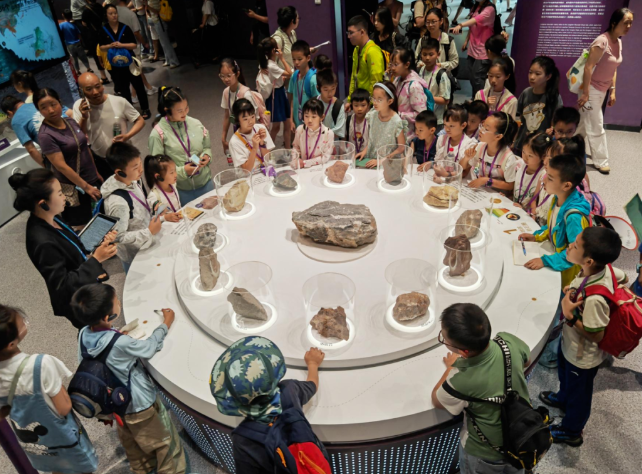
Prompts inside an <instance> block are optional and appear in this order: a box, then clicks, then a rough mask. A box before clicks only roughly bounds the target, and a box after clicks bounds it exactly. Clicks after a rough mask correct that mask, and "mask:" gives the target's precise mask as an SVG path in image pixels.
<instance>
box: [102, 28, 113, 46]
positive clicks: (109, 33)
mask: <svg viewBox="0 0 642 474" xmlns="http://www.w3.org/2000/svg"><path fill="white" fill-rule="evenodd" d="M103 30H105V33H107V34H108V35H109V37H110V38H111V40H112V41H113V42H114V43H115V42H116V38H114V35H112V34H111V32H110V31H109V30H108V29H107V27H106V26H103Z"/></svg>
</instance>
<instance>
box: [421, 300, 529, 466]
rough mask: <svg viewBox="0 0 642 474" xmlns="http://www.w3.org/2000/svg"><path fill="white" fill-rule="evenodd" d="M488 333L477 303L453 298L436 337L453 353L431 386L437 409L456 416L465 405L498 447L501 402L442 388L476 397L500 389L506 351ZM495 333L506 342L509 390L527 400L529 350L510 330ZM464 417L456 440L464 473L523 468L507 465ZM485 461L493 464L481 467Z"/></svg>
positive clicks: (498, 392)
mask: <svg viewBox="0 0 642 474" xmlns="http://www.w3.org/2000/svg"><path fill="white" fill-rule="evenodd" d="M491 332H492V330H491V326H490V321H489V320H488V317H487V316H486V314H485V313H484V311H482V309H481V308H480V307H479V306H477V305H474V304H470V303H457V304H454V305H451V306H449V307H448V308H446V309H445V310H444V312H443V313H442V315H441V332H440V333H439V337H438V340H439V342H440V343H442V344H444V345H445V346H446V347H447V348H448V349H449V350H451V351H452V352H449V353H448V355H447V356H446V357H444V363H445V364H446V372H444V375H443V376H442V377H441V380H439V382H437V385H435V388H434V389H433V391H432V403H433V405H434V406H435V408H440V409H443V410H447V411H448V413H450V414H451V415H453V416H457V415H459V414H460V413H461V412H462V411H464V409H466V408H467V409H468V410H470V412H471V414H472V416H473V417H474V418H475V421H476V422H477V424H478V426H479V429H480V430H481V432H482V433H483V434H484V436H485V437H486V438H488V441H489V442H490V443H492V444H493V445H495V446H501V445H502V444H503V439H502V421H501V407H500V405H496V404H494V403H473V404H470V405H469V403H468V402H465V401H463V400H460V399H458V398H456V397H455V396H453V395H451V394H450V393H448V392H447V391H446V390H445V389H444V386H449V388H454V389H455V390H456V391H457V392H459V393H461V394H464V395H467V396H469V397H475V398H490V397H497V396H501V395H503V394H504V368H505V367H504V355H503V352H502V350H501V348H500V347H499V344H497V343H496V342H494V341H491V340H490V335H491ZM498 336H500V337H501V338H502V339H503V340H504V341H505V342H506V344H507V345H508V348H509V350H510V354H511V361H512V385H513V390H515V391H517V393H519V395H520V396H521V397H522V398H524V399H525V400H526V401H529V397H528V387H527V386H526V377H524V368H526V367H528V365H529V364H530V361H529V359H530V354H531V351H530V349H529V348H528V346H527V345H526V344H525V343H524V342H523V341H522V340H521V339H519V338H517V337H515V336H513V335H511V334H508V333H498ZM529 403H530V402H529ZM464 419H465V420H467V423H465V427H464V430H465V432H464V433H463V434H464V436H462V438H461V444H460V445H459V463H460V467H461V472H462V473H466V474H470V473H481V472H503V473H506V474H513V473H515V474H516V473H518V472H521V473H523V472H524V471H523V470H522V471H518V470H517V469H515V468H514V467H512V466H511V465H510V464H508V463H507V462H506V461H505V459H504V458H503V457H502V455H501V454H499V453H498V452H497V451H495V450H494V449H493V448H491V447H490V446H489V445H488V444H487V443H485V442H484V441H482V440H481V439H480V438H479V436H478V435H477V432H476V431H475V429H474V428H473V426H472V423H471V420H470V417H466V418H464ZM488 464H491V465H492V466H493V467H492V468H491V467H485V466H488ZM502 468H503V469H502Z"/></svg>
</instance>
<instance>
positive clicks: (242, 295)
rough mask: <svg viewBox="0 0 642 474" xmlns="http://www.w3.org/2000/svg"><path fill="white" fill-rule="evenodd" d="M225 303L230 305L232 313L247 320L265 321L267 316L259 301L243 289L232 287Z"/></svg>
mask: <svg viewBox="0 0 642 474" xmlns="http://www.w3.org/2000/svg"><path fill="white" fill-rule="evenodd" d="M227 301H229V302H230V303H232V308H233V309H234V312H235V313H236V314H238V315H239V316H243V317H244V318H249V319H258V320H259V321H267V320H268V314H267V311H265V308H264V307H263V305H262V304H261V302H260V301H259V300H257V299H256V298H255V297H254V295H252V293H250V292H249V291H247V290H246V289H245V288H238V287H234V289H233V290H232V293H230V294H229V295H227Z"/></svg>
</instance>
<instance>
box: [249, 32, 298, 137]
mask: <svg viewBox="0 0 642 474" xmlns="http://www.w3.org/2000/svg"><path fill="white" fill-rule="evenodd" d="M258 50H259V66H260V69H261V70H260V72H259V77H258V78H257V83H258V84H259V87H260V88H261V84H262V83H263V88H266V89H269V90H270V91H271V93H270V94H269V97H267V99H266V100H265V107H266V109H267V110H268V111H269V112H270V114H271V116H272V130H271V131H270V136H271V137H272V141H274V140H276V136H277V135H278V134H279V131H280V130H281V124H282V123H283V124H284V125H283V126H284V128H283V139H284V142H285V147H286V148H289V147H290V142H291V133H292V127H291V126H290V112H291V110H290V104H289V102H288V98H287V96H286V94H285V88H284V87H283V84H284V80H285V79H289V78H290V76H291V75H292V70H291V69H290V66H289V65H288V63H287V61H284V60H283V53H282V52H281V50H280V49H278V48H277V45H276V40H275V39H274V38H272V37H270V38H265V39H263V40H261V42H260V43H259V47H258ZM277 60H279V61H280V62H281V63H282V64H283V67H284V68H285V69H281V68H280V67H279V66H278V65H277V64H276V61H277ZM263 97H265V95H264V96H263Z"/></svg>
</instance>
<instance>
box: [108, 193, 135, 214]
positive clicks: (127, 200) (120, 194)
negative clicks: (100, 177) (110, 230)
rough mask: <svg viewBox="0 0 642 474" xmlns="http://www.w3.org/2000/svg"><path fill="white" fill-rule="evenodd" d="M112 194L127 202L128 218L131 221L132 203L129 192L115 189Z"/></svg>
mask: <svg viewBox="0 0 642 474" xmlns="http://www.w3.org/2000/svg"><path fill="white" fill-rule="evenodd" d="M112 194H115V195H116V196H119V197H121V198H123V199H124V200H125V201H126V202H127V206H129V218H130V219H133V218H134V201H132V197H131V194H129V192H128V191H125V190H124V189H116V190H115V191H114V192H113V193H112Z"/></svg>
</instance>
